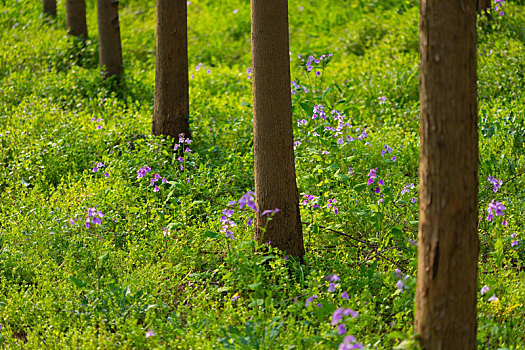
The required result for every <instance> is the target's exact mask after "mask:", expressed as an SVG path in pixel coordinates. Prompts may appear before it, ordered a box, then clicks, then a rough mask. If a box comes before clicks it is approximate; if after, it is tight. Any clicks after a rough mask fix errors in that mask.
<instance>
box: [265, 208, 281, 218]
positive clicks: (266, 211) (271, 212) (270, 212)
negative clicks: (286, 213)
mask: <svg viewBox="0 0 525 350" xmlns="http://www.w3.org/2000/svg"><path fill="white" fill-rule="evenodd" d="M278 212H279V209H278V208H275V209H274V210H271V209H267V210H265V211H263V212H262V214H261V215H263V216H264V215H270V214H272V216H273V215H275V214H277V213H278Z"/></svg>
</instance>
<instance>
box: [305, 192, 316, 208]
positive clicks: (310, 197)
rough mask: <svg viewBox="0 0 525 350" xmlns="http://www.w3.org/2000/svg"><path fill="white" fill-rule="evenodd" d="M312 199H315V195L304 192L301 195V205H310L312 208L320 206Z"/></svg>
mask: <svg viewBox="0 0 525 350" xmlns="http://www.w3.org/2000/svg"><path fill="white" fill-rule="evenodd" d="M314 199H317V197H316V196H314V195H312V194H304V195H303V200H302V202H301V205H303V206H306V205H311V206H312V208H320V207H319V206H318V205H317V204H314V203H313V200H314Z"/></svg>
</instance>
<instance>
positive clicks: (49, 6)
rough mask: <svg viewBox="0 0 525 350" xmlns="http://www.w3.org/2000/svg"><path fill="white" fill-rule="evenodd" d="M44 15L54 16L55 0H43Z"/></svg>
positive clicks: (55, 11)
mask: <svg viewBox="0 0 525 350" xmlns="http://www.w3.org/2000/svg"><path fill="white" fill-rule="evenodd" d="M44 15H47V16H50V17H53V18H56V16H57V0H44Z"/></svg>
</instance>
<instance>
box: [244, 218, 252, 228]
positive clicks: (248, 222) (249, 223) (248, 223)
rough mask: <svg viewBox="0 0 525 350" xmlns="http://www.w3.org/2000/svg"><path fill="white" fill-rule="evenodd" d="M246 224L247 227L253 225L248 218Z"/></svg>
mask: <svg viewBox="0 0 525 350" xmlns="http://www.w3.org/2000/svg"><path fill="white" fill-rule="evenodd" d="M246 224H247V225H248V226H252V224H253V219H252V218H248V221H247V222H246Z"/></svg>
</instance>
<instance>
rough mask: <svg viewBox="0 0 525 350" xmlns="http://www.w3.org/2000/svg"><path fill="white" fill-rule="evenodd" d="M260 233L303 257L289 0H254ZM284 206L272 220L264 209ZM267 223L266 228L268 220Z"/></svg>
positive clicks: (262, 238)
mask: <svg viewBox="0 0 525 350" xmlns="http://www.w3.org/2000/svg"><path fill="white" fill-rule="evenodd" d="M251 6H252V62H253V63H252V64H253V112H254V113H253V132H254V158H255V164H254V168H255V193H256V194H257V205H258V208H259V209H260V212H259V213H257V215H256V220H255V221H256V225H255V238H256V239H257V240H258V241H259V242H261V243H267V242H271V245H272V246H275V247H278V248H279V249H281V250H283V251H286V253H288V254H290V255H292V256H295V257H298V258H302V257H303V256H304V246H303V232H302V227H301V217H300V213H299V198H298V193H297V185H296V178H295V163H294V153H293V128H292V102H291V92H290V56H289V54H288V50H289V44H288V1H287V0H252V1H251ZM275 208H277V209H279V210H280V211H279V212H278V213H276V214H275V215H274V217H273V220H271V221H270V222H268V221H267V216H262V215H261V212H262V211H264V210H273V209H275ZM266 225H267V227H266V228H265V226H266Z"/></svg>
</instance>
